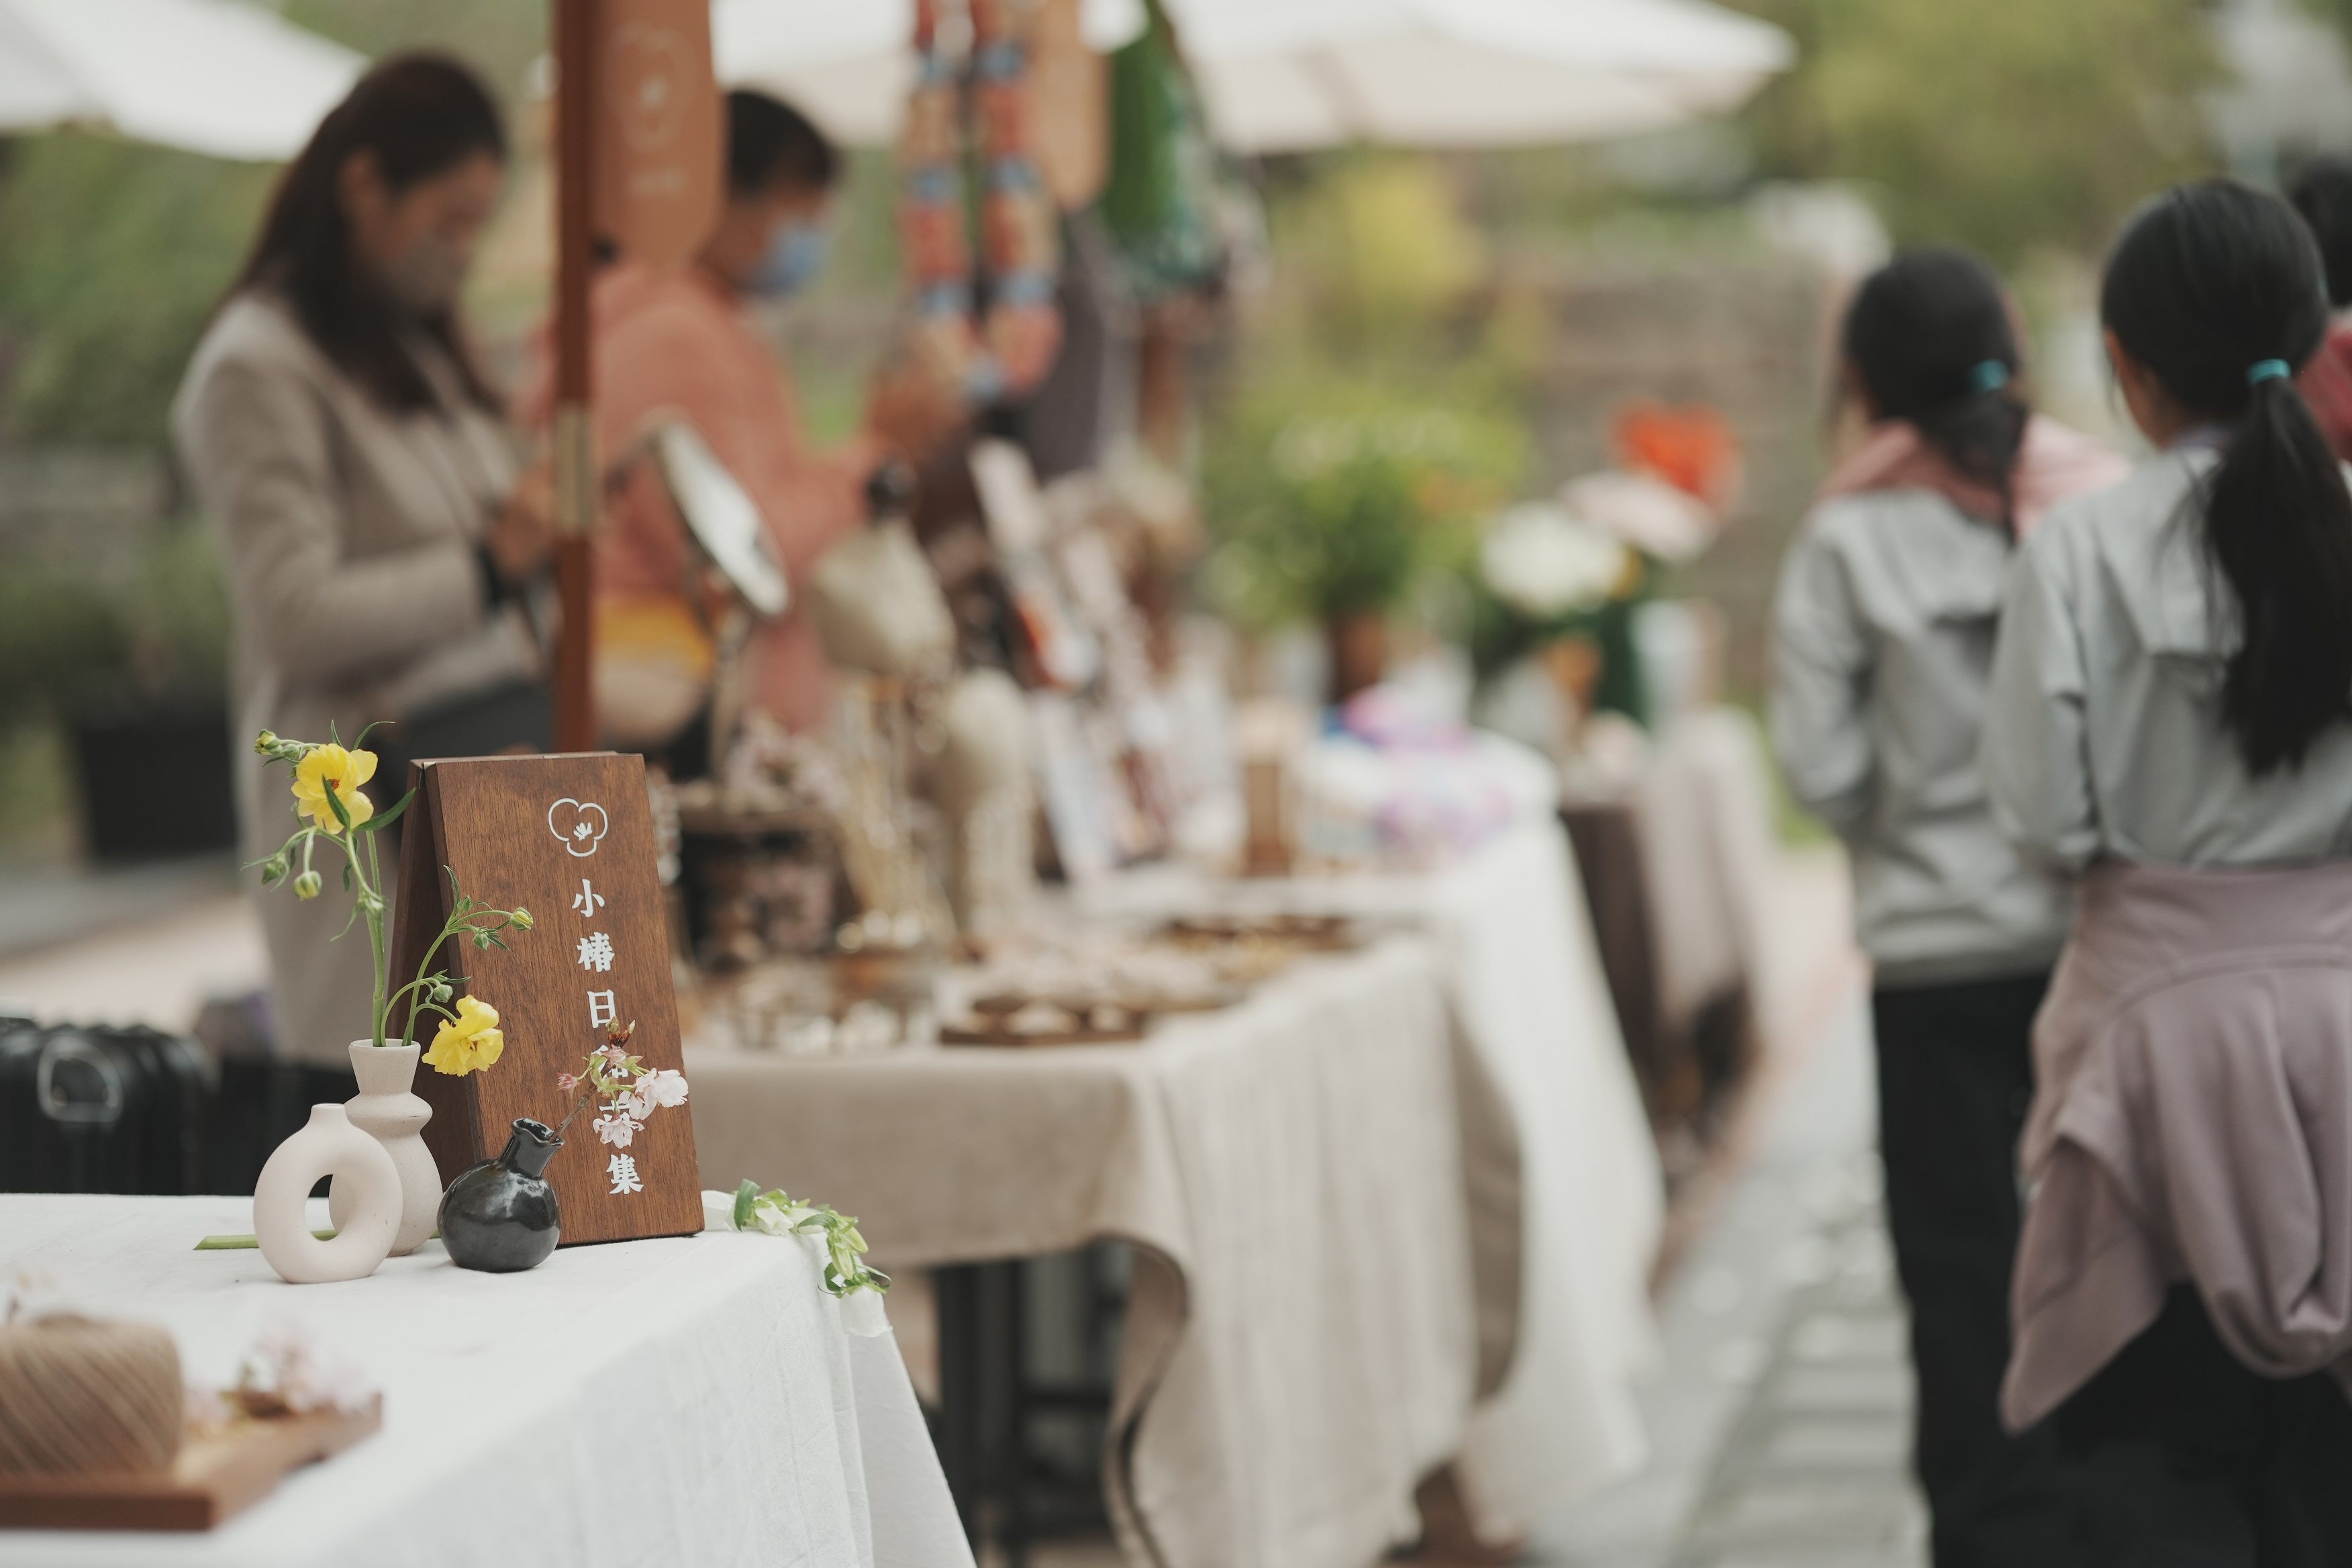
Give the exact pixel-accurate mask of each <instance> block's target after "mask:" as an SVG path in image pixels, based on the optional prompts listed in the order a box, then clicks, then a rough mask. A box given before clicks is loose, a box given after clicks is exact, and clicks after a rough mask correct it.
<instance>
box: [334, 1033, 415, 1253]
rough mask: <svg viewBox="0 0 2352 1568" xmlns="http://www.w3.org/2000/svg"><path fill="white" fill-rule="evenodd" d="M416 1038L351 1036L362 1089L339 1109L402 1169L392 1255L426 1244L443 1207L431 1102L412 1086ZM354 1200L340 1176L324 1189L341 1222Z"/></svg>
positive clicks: (396, 1169)
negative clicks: (428, 1137)
mask: <svg viewBox="0 0 2352 1568" xmlns="http://www.w3.org/2000/svg"><path fill="white" fill-rule="evenodd" d="M419 1054H420V1053H419V1052H418V1049H417V1047H416V1044H415V1042H414V1041H411V1042H410V1043H409V1044H407V1045H404V1046H378V1045H376V1044H374V1043H373V1041H369V1040H353V1041H352V1072H353V1073H354V1074H356V1075H357V1076H358V1078H359V1080H360V1091H359V1093H357V1094H356V1095H353V1096H352V1099H351V1100H350V1101H349V1102H348V1103H346V1104H345V1105H344V1107H343V1110H345V1111H346V1112H347V1113H348V1114H349V1116H350V1117H351V1122H352V1126H354V1127H356V1128H358V1129H359V1130H360V1131H362V1132H365V1133H367V1134H368V1135H369V1136H370V1137H372V1138H373V1139H374V1140H375V1141H376V1142H379V1143H381V1144H383V1152H385V1153H387V1154H389V1155H391V1156H392V1168H393V1169H394V1170H395V1171H397V1172H398V1173H400V1229H399V1231H398V1232H397V1233H396V1234H395V1235H394V1237H393V1238H392V1255H393V1256H394V1258H405V1257H407V1256H408V1255H409V1254H410V1253H412V1252H414V1251H415V1250H416V1249H417V1248H418V1247H422V1246H424V1245H425V1241H426V1240H427V1239H428V1238H429V1237H431V1236H432V1235H433V1227H434V1226H435V1224H436V1221H435V1219H434V1217H433V1216H434V1215H435V1214H436V1212H438V1210H439V1209H440V1207H441V1171H440V1167H438V1166H436V1164H434V1163H433V1152H432V1151H431V1150H429V1149H427V1148H425V1138H424V1132H425V1123H426V1122H428V1121H432V1120H433V1108H432V1107H431V1106H429V1105H427V1104H425V1101H424V1100H421V1099H419V1098H418V1097H417V1096H416V1095H415V1093H413V1092H412V1091H411V1089H410V1086H411V1085H412V1084H414V1083H415V1081H416V1058H417V1057H418V1055H419ZM353 1201H354V1200H353V1199H352V1197H350V1196H348V1195H346V1194H345V1192H344V1184H343V1183H342V1181H341V1179H340V1178H338V1179H337V1181H336V1182H335V1184H334V1185H333V1186H331V1187H329V1188H328V1189H327V1212H328V1213H329V1214H330V1215H332V1216H333V1218H334V1221H335V1224H336V1226H338V1227H340V1226H341V1225H342V1224H343V1216H344V1215H345V1214H347V1213H349V1212H350V1205H351V1204H352V1202H353Z"/></svg>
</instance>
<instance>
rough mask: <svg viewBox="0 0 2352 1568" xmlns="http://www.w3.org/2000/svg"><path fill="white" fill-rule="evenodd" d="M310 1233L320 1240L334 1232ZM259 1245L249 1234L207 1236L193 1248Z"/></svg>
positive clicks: (248, 1248) (230, 1249) (213, 1249)
mask: <svg viewBox="0 0 2352 1568" xmlns="http://www.w3.org/2000/svg"><path fill="white" fill-rule="evenodd" d="M310 1234H311V1235H312V1236H315V1237H318V1238H319V1239H320V1241H332V1240H334V1239H335V1233H334V1232H333V1231H331V1230H314V1231H312V1232H311V1233H310ZM260 1245H261V1243H260V1242H259V1241H258V1240H257V1239H256V1238H254V1237H250V1236H208V1237H205V1238H204V1239H202V1240H201V1241H199V1242H197V1243H196V1248H195V1249H196V1250H197V1251H198V1252H251V1251H253V1250H254V1249H255V1248H257V1247H259V1246H260Z"/></svg>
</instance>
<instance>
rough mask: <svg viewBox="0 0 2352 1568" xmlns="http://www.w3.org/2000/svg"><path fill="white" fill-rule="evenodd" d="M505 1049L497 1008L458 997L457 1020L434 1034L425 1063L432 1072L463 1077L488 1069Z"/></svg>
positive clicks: (505, 1040) (469, 998)
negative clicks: (431, 1046)
mask: <svg viewBox="0 0 2352 1568" xmlns="http://www.w3.org/2000/svg"><path fill="white" fill-rule="evenodd" d="M506 1048H507V1037H506V1036H505V1035H503V1034H501V1033H500V1032H499V1010H498V1009H497V1008H496V1007H493V1006H491V1005H489V1004H488V1003H487V1002H478V1001H476V1000H475V999H474V998H473V997H471V996H460V997H459V998H458V999H457V1021H456V1022H455V1023H444V1024H443V1025H442V1026H441V1027H440V1029H439V1031H438V1032H436V1034H435V1035H434V1037H433V1048H432V1049H431V1050H429V1051H426V1052H425V1065H426V1066H427V1067H429V1068H432V1069H433V1070H434V1071H435V1072H439V1073H447V1074H448V1075H449V1076H450V1077H451V1078H463V1077H465V1076H466V1075H467V1073H469V1072H484V1071H487V1070H488V1069H489V1068H491V1067H492V1066H493V1065H495V1064H496V1063H497V1061H498V1059H499V1053H500V1052H502V1051H504V1050H505V1049H506Z"/></svg>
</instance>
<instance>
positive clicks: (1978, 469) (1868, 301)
mask: <svg viewBox="0 0 2352 1568" xmlns="http://www.w3.org/2000/svg"><path fill="white" fill-rule="evenodd" d="M1843 342H1844V348H1845V357H1846V362H1847V363H1849V364H1851V365H1853V369H1854V374H1856V375H1858V376H1859V377H1860V378H1861V380H1862V385H1863V389H1864V391H1865V392H1867V393H1868V394H1869V395H1870V401H1871V405H1872V409H1873V412H1874V413H1875V414H1876V416H1878V417H1879V418H1882V419H1903V420H1908V421H1909V422H1910V423H1911V424H1912V426H1915V427H1916V429H1917V430H1918V432H1919V435H1920V437H1921V438H1922V439H1924V440H1925V441H1926V442H1927V445H1928V446H1930V447H1934V448H1935V449H1936V451H1937V453H1938V454H1940V455H1941V456H1942V457H1943V458H1944V460H1945V461H1946V462H1948V463H1949V464H1950V465H1951V466H1952V468H1954V469H1955V470H1957V471H1958V473H1959V474H1960V475H1961V476H1962V477H1963V478H1966V479H1973V480H1975V481H1976V482H1977V483H1978V484H1980V485H1982V486H1984V487H1985V488H1986V489H1990V490H1991V491H1992V492H1993V493H1995V494H1996V495H1998V496H2000V498H2001V517H2000V522H2001V524H2002V526H2003V527H2011V526H2013V524H2012V519H2011V512H2012V510H2013V508H2012V506H2011V488H2012V487H2011V480H2012V478H2013V476H2014V474H2015V472H2016V469H2017V457H2018V453H2019V452H2020V451H2021V449H2022V448H2023V447H2024V444H2025V426H2026V421H2027V419H2028V418H2029V417H2031V412H2032V411H2031V410H2029V409H2028V408H2027V407H2026V405H2025V402H2024V400H2023V399H2022V398H2021V397H2020V396H2019V395H2018V393H2017V388H2016V386H2015V384H2014V380H2015V377H2016V374H2017V369H2018V353H2017V331H2016V328H2015V326H2014V325H2013V324H2012V323H2011V320H2010V313H2009V300H2008V299H2007V297H2006V296H2005V295H2004V294H2003V293H2002V292H2001V287H2000V279H1999V278H1998V277H1997V276H1995V275H1994V273H1993V270H1992V268H1990V267H1988V266H1987V265H1985V263H1984V262H1982V261H1980V260H1979V259H1978V258H1976V257H1974V256H1971V255H1969V253H1968V252H1967V251H1965V250H1948V249H1929V250H1915V251H1910V252H1907V253H1906V254H1905V255H1902V256H1899V257H1897V258H1895V259H1894V260H1893V261H1890V262H1888V263H1887V264H1886V265H1885V266H1884V267H1882V268H1879V269H1878V270H1877V271H1875V272H1874V273H1872V274H1871V275H1870V277H1869V278H1868V279H1865V280H1864V283H1863V285H1862V288H1861V289H1859V290H1857V291H1856V292H1855V294H1854V297H1853V305H1852V306H1850V307H1849V308H1848V309H1847V310H1846V317H1845V330H1844V332H1843Z"/></svg>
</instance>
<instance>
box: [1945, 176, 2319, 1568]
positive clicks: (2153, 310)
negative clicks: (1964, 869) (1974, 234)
mask: <svg viewBox="0 0 2352 1568" xmlns="http://www.w3.org/2000/svg"><path fill="white" fill-rule="evenodd" d="M2100 313H2101V316H2102V318H2103V320H2104V322H2105V328H2106V344H2107V353H2108V358H2109V360H2110V362H2111V363H2112V364H2113V366H2114V369H2115V375H2116V385H2117V387H2118V389H2119V391H2120V392H2121V395H2122V397H2123V400H2124V402H2125V404H2126V405H2127V406H2128V408H2129V410H2130V412H2131V416H2132V418H2133V421H2134V422H2135V423H2136V424H2137V426H2139V428H2140V430H2141V431H2142V433H2144V434H2145V435H2146V436H2147V438H2148V440H2149V441H2150V442H2151V443H2152V444H2153V445H2154V446H2155V447H2158V454H2157V456H2156V457H2155V458H2152V459H2151V460H2149V461H2148V462H2147V463H2146V464H2144V465H2143V466H2141V467H2140V468H2137V470H2135V471H2134V473H2133V474H2132V476H2131V477H2130V478H2129V479H2126V481H2125V482H2124V483H2122V484H2121V485H2118V486H2116V488H2115V489H2111V490H2108V491H2106V492H2105V493H2103V494H2101V495H2099V496H2096V497H2094V498H2091V499H2089V500H2084V501H2081V502H2078V503H2076V504H2074V505H2073V506H2071V507H2068V508H2066V509H2064V510H2062V511H2061V512H2059V513H2058V514H2057V515H2055V516H2053V518H2052V519H2051V520H2050V521H2049V522H2048V523H2047V525H2046V526H2044V527H2043V528H2042V530H2041V531H2039V532H2038V533H2036V534H2035V536H2034V537H2033V538H2032V540H2030V541H2029V542H2027V543H2026V545H2025V547H2024V548H2023V549H2022V550H2021V552H2020V554H2019V559H2018V561H2017V563H2016V566H2015V568H2014V570H2013V572H2012V574H2011V580H2010V584H2009V587H2008V590H2007V594H2006V598H2005V607H2004V611H2003V616H2002V629H2001V637H2000V649H1999V653H1998V655H1997V657H1996V658H1995V663H1994V671H1993V684H1992V698H1991V704H1990V709H1989V711H1988V717H1987V724H1986V734H1985V744H1984V764H1985V772H1986V776H1987V779H1988V782H1989V784H1990V789H1991V795H1992V802H1993V806H1994V809H1995V811H1996V813H1997V814H1998V816H2000V820H2001V823H2002V825H2003V826H2004V827H2005V828H2006V829H2007V830H2008V831H2009V833H2010V834H2011V837H2012V838H2013V839H2014V840H2015V841H2016V842H2017V843H2018V845H2019V846H2020V847H2021V849H2023V850H2024V851H2025V852H2026V853H2028V854H2029V855H2031V856H2032V857H2034V858H2038V859H2039V860H2041V861H2042V862H2043V863H2045V864H2047V865H2050V866H2052V867H2053V868H2058V869H2062V870H2065V871H2070V872H2076V873H2079V874H2080V875H2079V878H2078V883H2077V891H2078V914H2077V917H2076V922H2075V926H2074V931H2073V933H2072V936H2071V937H2070V939H2069V942H2068V945H2067V949H2066V952H2065V954H2064V956H2063V959H2062V961H2061V963H2060V965H2059V969H2058V973H2057V976H2056V979H2055V981H2054V982H2053V988H2052V993H2051V997H2050V1000H2049V1002H2048V1004H2047V1005H2045V1007H2044V1008H2043V1010H2042V1016H2041V1017H2040V1019H2039V1020H2038V1022H2037V1024H2036V1026H2035V1036H2034V1065H2035V1070H2036V1078H2037V1089H2036V1096H2035V1100H2034V1105H2033V1110H2032V1114H2031V1115H2030V1117H2029V1119H2028V1121H2027V1125H2026V1131H2025V1137H2024V1141H2023V1143H2022V1146H2021V1154H2022V1158H2023V1163H2024V1170H2025V1174H2026V1176H2027V1178H2028V1181H2029V1183H2030V1184H2031V1190H2032V1198H2031V1200H2030V1202H2029V1204H2028V1206H2027V1209H2026V1215H2025V1224H2024V1233H2023V1239H2022V1241H2021V1247H2020V1251H2019V1256H2018V1264H2017V1279H2016V1285H2015V1293H2014V1297H2013V1303H2014V1308H2015V1325H2014V1328H2015V1338H2016V1346H2015V1351H2014V1353H2013V1355H2012V1358H2011V1363H2010V1366H2009V1371H2008V1374H2007V1378H2006V1382H2005V1384H2004V1385H2003V1389H2002V1412H2003V1415H2004V1416H2005V1417H2006V1418H2007V1420H2008V1421H2009V1422H2010V1424H2011V1426H2013V1427H2020V1428H2022V1427H2027V1426H2032V1425H2034V1424H2036V1423H2040V1422H2042V1421H2044V1420H2045V1419H2047V1420H2048V1421H2049V1426H2048V1428H2047V1429H2048V1430H2050V1431H2052V1432H2053V1433H2054V1435H2055V1436H2056V1438H2057V1440H2058V1442H2059V1444H2060V1446H2061V1448H2062V1450H2063V1451H2064V1452H2065V1453H2067V1454H2068V1455H2069V1456H2070V1458H2074V1459H2076V1460H2079V1461H2081V1466H2082V1468H2081V1474H2082V1475H2083V1476H2084V1478H2085V1480H2084V1487H2083V1489H2082V1491H2081V1494H2080V1496H2079V1506H2080V1507H2081V1509H2082V1510H2083V1512H2082V1518H2081V1522H2080V1526H2079V1529H2080V1532H2081V1539H2082V1542H2083V1550H2082V1555H2081V1559H2080V1560H2081V1561H2082V1562H2084V1563H2086V1564H2102V1563H2116V1564H2121V1563H2153V1562H2159V1561H2160V1562H2179V1563H2214V1564H2238V1563H2243V1564H2248V1565H2252V1564H2256V1563H2260V1564H2263V1565H2265V1568H2267V1565H2270V1564H2273V1563H2276V1564H2302V1563H2312V1564H2319V1563H2352V1489H2347V1488H2346V1487H2345V1486H2344V1485H2343V1478H2344V1477H2345V1476H2347V1475H2352V1405H2347V1400H2346V1397H2345V1392H2344V1387H2345V1385H2344V1384H2341V1383H2339V1382H2338V1380H2337V1377H2336V1375H2334V1374H2333V1373H2332V1369H2334V1368H2336V1367H2339V1366H2347V1365H2352V722H2347V721H2352V488H2347V482H2346V475H2345V472H2344V470H2343V469H2342V468H2339V467H2338V465H2337V463H2336V458H2335V455H2334V454H2333V452H2332V451H2331V450H2330V449H2329V447H2328V445H2327V442H2326V439H2325V437H2323V436H2322V435H2321V433H2320V430H2319V427H2318V426H2317V424H2316V423H2315V421H2314V419H2313V417H2312V414H2311V411H2310V409H2309V408H2308V407H2307V406H2306V405H2305V402H2304V398H2303V395H2302V394H2301V393H2300V392H2298V391H2297V390H2296V386H2295V382H2294V376H2295V374H2296V373H2297V372H2298V371H2300V370H2301V369H2302V368H2303V367H2304V366H2305V363H2307V362H2308V361H2309V360H2310V359H2311V357H2312V355H2313V354H2314V353H2315V352H2316V351H2317V350H2318V348H2319V346H2320V343H2321V341H2322V338H2323V335H2324V334H2325V332H2326V327H2327V319H2328V311H2327V300H2326V292H2325V280H2324V279H2323V277H2322V267H2321V261H2320V256H2319V252H2318V248H2317V247H2316V245H2315V242H2314V240H2313V238H2312V236H2311V233H2310V231H2309V230H2308V229H2307V228H2306V227H2305V226H2304V225H2303V223H2302V222H2301V221H2300V220H2298V219H2297V218H2296V217H2295V216H2294V213H2293V211H2292V210H2290V209H2289V208H2288V207H2287V205H2285V204H2284V202H2281V201H2280V200H2278V199H2277V198H2276V197H2274V196H2271V195H2264V194H2263V193H2261V192H2257V191H2255V190H2253V189H2252V188H2251V187H2248V186H2245V185H2242V184H2236V183H2234V182H2231V181H2223V180H2215V181H2209V182H2205V183H2202V184H2192V185H2186V186H2182V187H2180V188H2179V189H2177V190H2174V191H2171V192H2168V193H2167V194H2166V195H2162V196H2160V197H2158V198H2157V199H2156V200H2155V201H2154V202H2152V203H2150V204H2149V205H2147V207H2145V208H2144V209H2142V211H2141V212H2140V213H2139V214H2138V215H2137V216H2136V217H2135V218H2134V219H2133V220H2132V221H2131V223H2130V224H2129V226H2127V227H2126V230H2125V232H2124V235H2123V237H2122V238H2121V240H2120V241H2118V242H2117V244H2116V248H2115V251H2114V254H2113V255H2112V257H2111V258H2109V261H2108V264H2107V269H2106V277H2105V284H2104V287H2103V289H2102V292H2101V298H2100Z"/></svg>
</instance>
